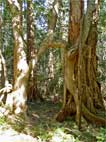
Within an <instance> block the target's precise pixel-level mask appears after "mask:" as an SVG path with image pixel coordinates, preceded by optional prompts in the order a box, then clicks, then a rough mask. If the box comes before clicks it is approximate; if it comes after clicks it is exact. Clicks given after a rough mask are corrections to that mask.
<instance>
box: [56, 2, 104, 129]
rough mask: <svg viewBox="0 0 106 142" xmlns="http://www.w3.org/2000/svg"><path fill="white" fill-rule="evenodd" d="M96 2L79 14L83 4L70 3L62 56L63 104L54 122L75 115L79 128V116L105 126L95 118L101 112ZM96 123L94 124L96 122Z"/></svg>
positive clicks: (89, 3) (90, 3)
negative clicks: (65, 47)
mask: <svg viewBox="0 0 106 142" xmlns="http://www.w3.org/2000/svg"><path fill="white" fill-rule="evenodd" d="M98 8H99V2H98V3H97V4H95V0H92V1H89V2H88V7H87V12H86V14H84V12H83V1H82V0H79V1H75V0H70V21H69V36H68V39H69V41H68V47H69V48H68V49H67V50H66V53H65V72H64V81H65V82H64V103H63V107H62V110H61V111H60V112H59V113H58V115H57V117H56V119H57V120H58V121H63V120H64V119H65V118H66V117H67V116H70V115H72V114H74V115H75V118H76V123H77V125H78V127H79V129H80V127H81V117H84V118H85V119H86V120H88V121H89V122H91V123H93V124H94V123H95V124H97V125H102V126H105V124H106V120H105V119H102V118H100V117H98V116H97V112H98V109H102V110H103V109H104V106H103V101H102V96H101V91H100V85H99V83H98V82H97V79H96V74H97V61H96V44H97V22H98ZM96 122H97V123H96Z"/></svg>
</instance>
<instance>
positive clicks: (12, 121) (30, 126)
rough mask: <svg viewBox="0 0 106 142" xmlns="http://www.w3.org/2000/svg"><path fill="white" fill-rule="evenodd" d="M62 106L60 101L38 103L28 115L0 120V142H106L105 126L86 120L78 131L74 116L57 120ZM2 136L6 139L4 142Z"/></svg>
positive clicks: (30, 106)
mask: <svg viewBox="0 0 106 142" xmlns="http://www.w3.org/2000/svg"><path fill="white" fill-rule="evenodd" d="M60 108H61V104H54V103H52V102H50V101H48V102H47V101H45V102H37V103H35V104H34V103H32V104H30V105H29V110H28V114H29V116H28V117H27V116H26V117H21V118H20V117H18V116H17V117H14V116H11V117H10V118H9V119H7V118H2V119H0V124H1V127H0V142H10V141H11V142H29V141H31V142H33V141H34V142H106V129H103V128H96V127H93V126H91V125H88V124H87V123H85V122H83V124H82V130H81V131H79V130H78V128H77V126H76V124H75V122H74V121H73V120H72V119H71V118H67V120H66V121H64V122H63V123H59V122H56V121H55V115H56V114H57V112H58V111H59V110H60ZM6 121H7V122H8V124H7V123H5V122H6ZM10 125H11V126H10ZM6 137H8V138H7V139H6ZM3 138H4V139H5V141H1V139H3ZM6 140H7V141H6Z"/></svg>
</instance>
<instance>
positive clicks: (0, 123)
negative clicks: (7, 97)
mask: <svg viewBox="0 0 106 142" xmlns="http://www.w3.org/2000/svg"><path fill="white" fill-rule="evenodd" d="M5 123H6V118H5V117H0V126H2V125H4V124H5Z"/></svg>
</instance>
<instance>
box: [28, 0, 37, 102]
mask: <svg viewBox="0 0 106 142" xmlns="http://www.w3.org/2000/svg"><path fill="white" fill-rule="evenodd" d="M33 7H34V6H33V2H31V1H29V0H27V61H28V64H29V63H30V62H31V64H32V71H31V74H30V77H29V84H28V101H34V100H36V99H37V97H39V95H38V94H39V93H38V89H37V75H36V58H37V57H36V56H37V51H36V49H35V48H34V46H35V43H34V38H35V26H34V8H33Z"/></svg>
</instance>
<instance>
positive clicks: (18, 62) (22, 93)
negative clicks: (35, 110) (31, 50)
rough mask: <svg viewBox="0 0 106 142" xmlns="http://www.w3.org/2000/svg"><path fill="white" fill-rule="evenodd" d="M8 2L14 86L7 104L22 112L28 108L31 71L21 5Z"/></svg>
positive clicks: (15, 110) (12, 108)
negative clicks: (24, 38)
mask: <svg viewBox="0 0 106 142" xmlns="http://www.w3.org/2000/svg"><path fill="white" fill-rule="evenodd" d="M8 4H9V7H10V10H11V15H12V28H13V35H14V86H13V92H12V93H10V94H8V96H7V100H6V105H7V106H9V108H10V109H11V111H13V112H15V113H20V112H24V111H25V110H26V101H27V89H26V88H27V85H28V79H29V74H30V72H29V66H28V64H27V59H26V53H25V51H24V50H25V49H24V42H23V38H22V21H21V19H22V15H21V14H22V12H21V5H20V3H19V2H18V1H17V0H16V1H15V2H13V1H12V0H8ZM23 65H24V66H23Z"/></svg>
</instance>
